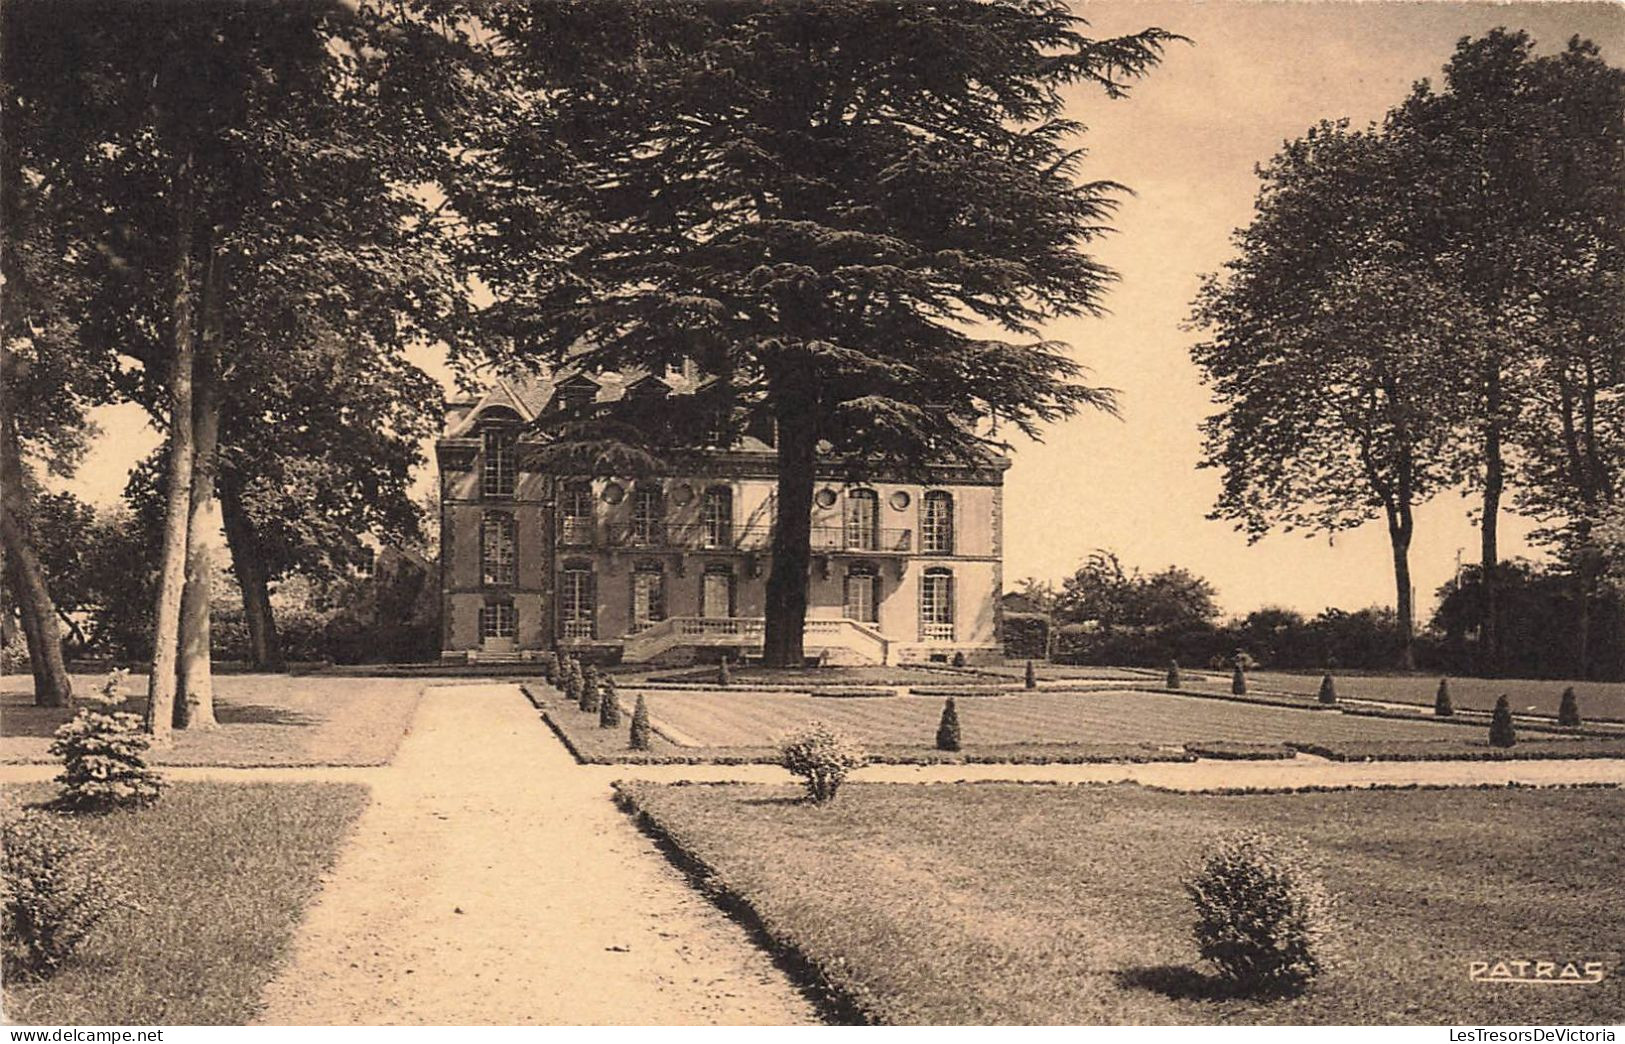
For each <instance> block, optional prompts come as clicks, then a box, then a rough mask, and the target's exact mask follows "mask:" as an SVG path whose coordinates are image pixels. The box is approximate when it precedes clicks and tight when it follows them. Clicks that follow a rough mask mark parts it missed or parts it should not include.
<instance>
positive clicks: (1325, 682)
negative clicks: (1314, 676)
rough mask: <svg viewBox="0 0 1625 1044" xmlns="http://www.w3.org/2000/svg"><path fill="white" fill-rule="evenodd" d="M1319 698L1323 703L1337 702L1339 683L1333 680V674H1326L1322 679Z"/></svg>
mask: <svg viewBox="0 0 1625 1044" xmlns="http://www.w3.org/2000/svg"><path fill="white" fill-rule="evenodd" d="M1317 698H1318V699H1319V700H1320V702H1321V703H1327V704H1331V703H1336V702H1337V683H1336V682H1334V681H1332V676H1331V675H1329V674H1327V675H1324V676H1323V677H1322V678H1321V679H1320V692H1319V693H1318V694H1317Z"/></svg>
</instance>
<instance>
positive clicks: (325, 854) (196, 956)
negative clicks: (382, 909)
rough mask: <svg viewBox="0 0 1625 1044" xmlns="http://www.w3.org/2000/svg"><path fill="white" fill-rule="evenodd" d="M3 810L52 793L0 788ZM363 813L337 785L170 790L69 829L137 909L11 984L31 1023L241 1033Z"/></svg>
mask: <svg viewBox="0 0 1625 1044" xmlns="http://www.w3.org/2000/svg"><path fill="white" fill-rule="evenodd" d="M3 792H4V796H5V801H6V803H7V805H9V806H12V807H15V806H16V805H17V804H21V803H28V802H39V801H44V800H49V799H50V798H51V797H52V796H54V788H51V787H47V786H42V785H34V786H13V787H6V788H4V791H3ZM366 803H367V790H366V788H365V787H362V786H357V785H354V784H339V783H276V784H269V783H256V784H240V783H177V784H174V785H172V786H170V787H169V788H166V790H165V792H164V794H163V796H162V797H161V798H160V799H159V801H158V803H157V804H156V805H154V806H152V807H151V808H148V809H145V810H143V811H140V812H134V813H118V814H114V815H110V816H102V817H82V818H73V819H69V820H68V822H70V823H72V824H73V825H74V826H75V828H76V829H79V830H82V831H84V832H85V833H86V834H87V835H88V836H89V837H90V838H92V839H93V840H94V842H95V843H96V844H98V845H99V846H101V848H102V850H103V851H104V852H105V853H106V855H105V857H104V861H105V863H106V865H108V866H110V867H111V868H113V869H114V870H115V872H117V873H118V874H120V875H121V877H122V880H123V882H124V887H125V888H126V889H127V894H128V895H129V896H130V897H131V898H132V899H134V900H135V903H136V904H138V905H130V906H127V907H125V908H123V909H122V910H118V911H115V912H114V913H113V914H112V915H111V916H110V917H109V918H108V919H106V920H104V921H103V922H102V923H101V925H100V926H98V927H97V928H96V929H95V931H94V932H93V933H92V934H91V936H90V937H89V938H88V939H86V941H85V944H84V947H83V948H82V949H81V950H80V952H79V953H78V955H77V956H76V957H75V958H73V959H72V960H71V961H70V962H69V963H68V964H67V965H65V966H64V967H63V968H62V969H61V970H60V971H59V972H58V973H57V974H56V975H55V976H53V977H52V978H49V979H46V980H43V981H22V980H13V981H7V983H6V984H5V1014H6V1018H7V1020H8V1021H10V1022H14V1023H23V1024H30V1025H59V1026H60V1025H81V1026H85V1025H90V1026H96V1025H102V1026H105V1025H148V1024H168V1025H183V1026H184V1025H194V1024H197V1025H241V1024H243V1023H245V1022H247V1021H248V1020H249V1019H250V1018H252V1017H253V1015H254V1012H255V1010H256V1007H257V1006H258V1003H259V996H260V991H261V990H262V989H263V988H264V986H265V984H266V982H268V981H269V980H270V978H271V976H272V974H273V973H274V971H275V970H276V963H277V960H278V958H279V957H280V956H281V954H282V953H283V951H284V950H285V949H286V947H287V944H288V941H289V939H290V937H291V936H292V934H293V930H294V928H295V926H296V925H297V924H298V922H299V918H300V915H301V913H302V911H303V910H304V907H305V904H306V903H307V902H309V901H310V899H311V897H312V896H313V895H314V894H315V893H316V891H317V889H318V888H319V887H320V884H321V877H322V874H323V873H324V872H326V871H327V870H328V869H329V868H330V867H331V866H332V865H333V863H334V860H335V859H336V858H337V854H338V850H339V846H340V844H341V843H342V842H343V840H344V838H345V837H346V836H347V835H348V834H349V832H350V829H351V827H352V826H353V824H354V822H355V820H356V818H357V816H359V815H360V813H361V810H362V809H363V808H364V807H365V806H366Z"/></svg>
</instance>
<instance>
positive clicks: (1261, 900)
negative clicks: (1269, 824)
mask: <svg viewBox="0 0 1625 1044" xmlns="http://www.w3.org/2000/svg"><path fill="white" fill-rule="evenodd" d="M1185 890H1186V892H1187V893H1189V895H1190V898H1191V901H1192V902H1193V903H1194V904H1195V906H1196V925H1195V933H1196V944H1197V949H1198V950H1199V951H1200V953H1201V955H1202V956H1203V957H1204V958H1206V959H1207V960H1209V961H1212V962H1213V964H1214V965H1215V966H1216V967H1217V968H1218V969H1219V973H1220V975H1221V976H1222V977H1223V978H1224V979H1225V980H1226V981H1227V982H1228V983H1229V984H1230V985H1231V986H1232V988H1234V989H1235V990H1237V991H1238V992H1241V993H1248V994H1290V993H1296V992H1298V991H1300V990H1302V989H1303V988H1304V987H1305V986H1307V985H1308V984H1309V982H1310V980H1311V979H1313V978H1314V977H1315V976H1316V975H1319V974H1320V973H1321V972H1322V971H1325V970H1326V967H1327V966H1328V964H1329V963H1330V957H1329V952H1328V951H1329V947H1330V943H1331V937H1332V912H1331V900H1330V897H1329V896H1328V895H1327V893H1326V890H1325V888H1324V887H1323V886H1322V885H1321V883H1320V881H1319V880H1318V878H1317V877H1316V876H1315V874H1314V873H1313V872H1312V871H1311V870H1310V869H1309V867H1308V864H1307V862H1306V860H1305V857H1304V853H1303V851H1302V849H1301V848H1299V847H1297V846H1291V845H1288V844H1286V843H1285V842H1282V841H1279V840H1276V839H1274V838H1270V837H1266V836H1264V835H1261V834H1243V835H1239V836H1236V837H1231V838H1228V839H1226V840H1224V841H1221V842H1220V843H1219V844H1218V845H1217V846H1216V847H1215V848H1214V849H1213V850H1212V851H1211V852H1209V853H1208V855H1207V857H1206V858H1205V859H1204V860H1203V862H1202V865H1201V867H1200V868H1199V869H1198V870H1197V871H1196V873H1195V874H1194V875H1193V876H1192V877H1191V878H1190V880H1188V881H1187V882H1186V885H1185Z"/></svg>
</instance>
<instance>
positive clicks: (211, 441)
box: [174, 256, 225, 729]
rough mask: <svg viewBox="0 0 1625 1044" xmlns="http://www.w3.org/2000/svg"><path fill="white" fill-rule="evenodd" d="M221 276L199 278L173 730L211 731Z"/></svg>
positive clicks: (213, 269)
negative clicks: (199, 308)
mask: <svg viewBox="0 0 1625 1044" xmlns="http://www.w3.org/2000/svg"><path fill="white" fill-rule="evenodd" d="M219 309H220V272H219V259H218V257H217V256H211V257H210V259H209V266H208V269H207V270H206V271H205V273H204V278H203V338H202V343H201V344H200V345H199V346H198V350H197V353H196V359H195V360H194V362H195V366H194V368H193V374H194V386H193V389H192V392H193V398H192V439H193V444H194V445H193V449H194V452H193V464H192V488H191V499H190V514H191V518H190V520H189V522H188V524H187V527H186V589H185V595H184V596H183V598H182V600H181V621H180V628H181V631H180V664H179V666H178V668H177V670H178V672H179V678H178V685H177V694H176V700H175V715H174V721H175V727H176V728H177V729H212V728H214V727H215V726H216V724H217V723H216V722H215V720H214V677H213V665H212V663H211V659H210V648H209V644H210V639H211V635H210V627H209V609H210V602H211V596H212V595H213V589H214V558H213V550H214V546H213V545H214V541H213V540H212V539H210V537H211V535H212V534H211V533H210V532H209V520H210V517H211V516H212V515H213V513H214V510H215V476H216V474H217V472H218V470H219V447H220V410H221V407H222V404H223V401H224V397H225V396H224V391H223V389H222V388H221V385H220V367H219V336H220V322H219Z"/></svg>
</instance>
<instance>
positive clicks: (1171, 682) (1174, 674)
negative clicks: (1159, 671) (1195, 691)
mask: <svg viewBox="0 0 1625 1044" xmlns="http://www.w3.org/2000/svg"><path fill="white" fill-rule="evenodd" d="M1184 684H1185V677H1184V675H1182V674H1180V672H1179V661H1178V660H1170V661H1168V680H1167V682H1166V685H1167V687H1168V688H1170V689H1178V688H1180V687H1182V686H1183V685H1184Z"/></svg>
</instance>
